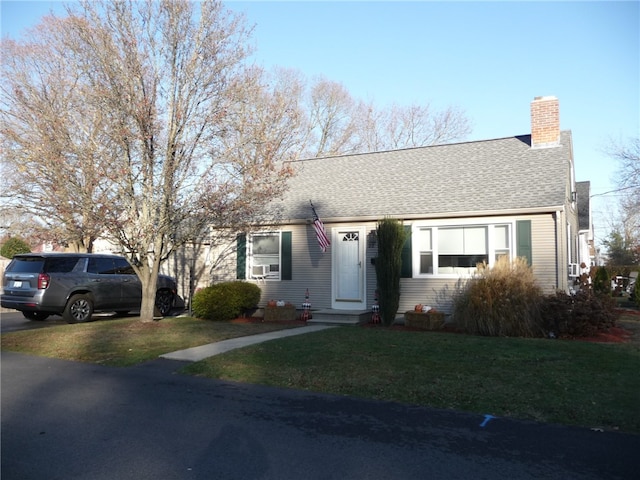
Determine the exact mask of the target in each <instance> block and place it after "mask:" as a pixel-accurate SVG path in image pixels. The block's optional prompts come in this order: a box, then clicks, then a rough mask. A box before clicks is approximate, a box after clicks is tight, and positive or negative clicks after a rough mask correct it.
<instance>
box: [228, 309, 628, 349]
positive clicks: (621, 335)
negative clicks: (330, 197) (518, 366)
mask: <svg viewBox="0 0 640 480" xmlns="http://www.w3.org/2000/svg"><path fill="white" fill-rule="evenodd" d="M624 313H625V314H631V315H634V316H638V317H639V318H640V311H638V310H626V309H625V312H624ZM231 323H237V324H243V323H265V322H264V319H263V318H262V317H240V318H236V319H235V320H232V321H231ZM268 323H274V324H278V325H296V326H304V325H306V322H304V321H302V320H292V321H278V322H268ZM360 327H362V328H386V329H388V330H397V331H404V332H426V331H427V330H424V329H421V328H415V327H406V326H404V325H391V326H390V327H385V326H384V325H383V324H380V323H375V324H374V323H364V324H362V325H360ZM438 331H439V332H446V333H463V332H462V331H460V330H459V329H458V328H455V327H450V326H446V327H444V328H443V329H441V330H438ZM633 336H634V332H633V331H631V330H627V329H625V328H623V327H620V326H616V327H611V328H609V329H608V330H607V331H606V332H600V333H598V334H597V335H594V336H591V337H570V338H565V337H563V338H562V340H576V341H581V342H593V343H628V342H629V341H631V338H632V337H633Z"/></svg>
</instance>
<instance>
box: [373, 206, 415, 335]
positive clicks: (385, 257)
mask: <svg viewBox="0 0 640 480" xmlns="http://www.w3.org/2000/svg"><path fill="white" fill-rule="evenodd" d="M376 234H377V237H378V258H377V259H376V277H377V281H378V301H379V303H380V316H381V317H382V322H383V323H384V324H385V325H387V326H388V325H391V324H392V323H393V321H394V320H395V318H396V313H398V308H399V306H400V276H401V272H402V247H403V245H404V242H405V239H406V235H407V234H406V232H405V229H404V227H403V226H402V223H401V222H399V221H398V220H394V219H392V218H385V219H384V220H382V221H380V222H379V223H378V227H377V229H376Z"/></svg>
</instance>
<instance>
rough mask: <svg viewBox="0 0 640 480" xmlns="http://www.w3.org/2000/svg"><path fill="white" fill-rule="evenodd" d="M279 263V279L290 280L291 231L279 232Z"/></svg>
mask: <svg viewBox="0 0 640 480" xmlns="http://www.w3.org/2000/svg"><path fill="white" fill-rule="evenodd" d="M281 242H282V244H281V246H280V248H281V251H282V258H281V260H280V261H281V265H280V269H281V271H280V279H281V280H292V270H293V269H292V266H293V262H292V256H293V255H292V248H291V232H282V234H281Z"/></svg>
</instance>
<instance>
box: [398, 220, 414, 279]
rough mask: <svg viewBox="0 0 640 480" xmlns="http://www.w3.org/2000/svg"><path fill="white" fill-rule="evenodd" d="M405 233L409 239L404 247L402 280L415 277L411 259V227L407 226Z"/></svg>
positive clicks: (401, 270) (401, 269)
mask: <svg viewBox="0 0 640 480" xmlns="http://www.w3.org/2000/svg"><path fill="white" fill-rule="evenodd" d="M404 232H405V234H406V236H407V237H406V239H405V241H404V245H403V246H402V253H401V258H402V266H401V268H400V278H411V277H413V261H412V259H411V225H405V226H404Z"/></svg>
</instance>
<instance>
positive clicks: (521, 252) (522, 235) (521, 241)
mask: <svg viewBox="0 0 640 480" xmlns="http://www.w3.org/2000/svg"><path fill="white" fill-rule="evenodd" d="M531 251H532V248H531V220H518V221H517V222H516V255H517V256H518V257H524V258H526V259H527V263H528V264H529V265H533V261H532V255H531Z"/></svg>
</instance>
